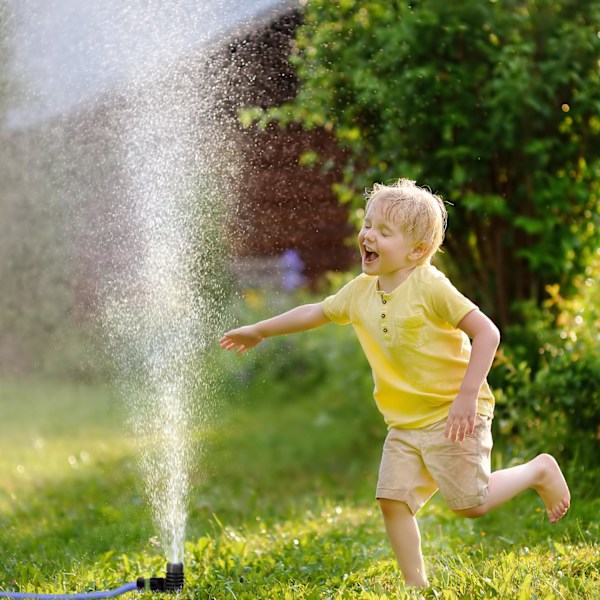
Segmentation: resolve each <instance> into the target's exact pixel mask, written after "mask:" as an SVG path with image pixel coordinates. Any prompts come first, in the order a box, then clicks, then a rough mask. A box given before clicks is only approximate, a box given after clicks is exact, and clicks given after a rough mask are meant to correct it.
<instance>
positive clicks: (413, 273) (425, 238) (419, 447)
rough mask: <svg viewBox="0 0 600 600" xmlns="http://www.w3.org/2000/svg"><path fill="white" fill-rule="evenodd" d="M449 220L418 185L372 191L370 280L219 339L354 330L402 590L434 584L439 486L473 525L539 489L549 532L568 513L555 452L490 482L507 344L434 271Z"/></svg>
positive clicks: (250, 340)
mask: <svg viewBox="0 0 600 600" xmlns="http://www.w3.org/2000/svg"><path fill="white" fill-rule="evenodd" d="M446 219H447V213H446V209H445V206H444V203H443V202H442V200H441V198H439V197H438V196H436V195H434V194H432V193H431V192H429V191H428V190H426V189H424V188H421V187H419V186H417V185H416V184H415V182H413V181H409V180H407V179H400V180H399V181H398V182H397V183H396V184H394V185H391V186H385V185H380V184H376V185H375V186H374V188H373V190H372V192H371V193H370V195H369V197H368V200H367V205H366V214H365V218H364V223H363V226H362V229H361V230H360V233H359V234H358V246H359V248H360V253H361V257H362V271H363V273H362V274H361V275H359V276H358V277H356V278H355V279H353V280H352V281H351V282H350V283H348V284H347V285H346V286H344V287H343V288H342V289H341V290H340V291H338V292H337V294H335V295H333V296H330V297H328V298H326V299H325V300H324V301H323V302H319V303H316V304H307V305H303V306H299V307H297V308H295V309H293V310H291V311H289V312H286V313H284V314H281V315H279V316H276V317H273V318H271V319H267V320H265V321H261V322H259V323H256V324H254V325H250V326H246V327H241V328H239V329H234V330H232V331H229V332H228V333H226V334H225V335H224V336H223V337H222V338H221V340H220V344H221V348H224V349H226V350H237V352H238V353H242V352H244V351H246V350H248V349H249V348H252V347H253V346H255V345H256V344H258V343H259V342H261V341H262V340H263V339H265V338H267V337H271V336H275V335H282V334H287V333H295V332H298V331H305V330H308V329H313V328H315V327H319V326H321V325H325V324H326V323H329V322H331V321H333V322H335V323H340V324H345V323H351V324H352V326H353V327H354V330H355V332H356V335H357V337H358V339H359V341H360V344H361V346H362V348H363V351H364V353H365V355H366V357H367V359H368V361H369V364H370V365H371V368H372V371H373V378H374V383H375V391H374V397H375V402H376V403H377V407H378V408H379V410H380V411H381V413H382V414H383V416H384V419H385V421H386V423H387V425H388V429H389V432H388V436H387V438H386V441H385V444H384V447H383V455H382V459H381V466H380V470H379V481H378V483H377V499H378V500H379V504H380V507H381V511H382V514H383V519H384V524H385V528H386V531H387V534H388V537H389V540H390V543H391V546H392V549H393V551H394V554H395V556H396V559H397V561H398V565H399V567H400V570H401V571H402V573H403V575H404V578H405V581H406V584H407V585H410V586H416V587H425V586H427V576H426V572H425V566H424V563H423V556H422V553H421V538H420V533H419V528H418V525H417V521H416V515H417V513H418V512H419V510H420V509H421V508H422V507H423V505H424V504H425V503H426V502H427V501H428V500H429V498H430V497H431V496H432V495H433V494H434V493H435V492H436V490H437V489H439V490H440V492H441V493H442V495H443V496H444V499H445V500H446V503H447V505H448V507H449V508H450V509H452V510H453V511H454V512H455V513H456V514H458V515H460V516H463V517H470V518H475V517H479V516H482V515H484V514H485V513H487V512H488V511H489V510H491V509H492V508H495V507H496V506H499V505H500V504H503V503H504V502H506V501H507V500H509V499H510V498H512V497H514V496H516V495H517V494H519V493H520V492H522V491H524V490H525V489H527V488H533V489H535V490H536V491H537V492H538V494H539V495H540V497H541V498H542V500H543V501H544V504H545V506H546V512H547V514H548V518H549V520H550V522H551V523H556V521H558V520H559V519H560V518H561V517H562V516H564V514H565V513H566V512H567V509H568V508H569V504H570V494H569V488H568V487H567V483H566V481H565V479H564V477H563V474H562V472H561V470H560V468H559V466H558V464H557V463H556V461H555V460H554V458H552V457H551V456H550V455H547V454H541V455H539V456H537V457H536V458H534V459H533V460H532V461H530V462H528V463H526V464H524V465H520V466H517V467H513V468H510V469H504V470H501V471H496V472H495V473H492V474H490V451H491V447H492V438H491V419H492V417H493V409H494V398H493V396H492V393H491V391H490V388H489V387H488V384H487V382H486V377H487V374H488V371H489V369H490V367H491V364H492V361H493V358H494V354H495V352H496V349H497V347H498V344H499V342H500V335H499V332H498V329H497V328H496V326H495V325H494V324H493V323H492V322H491V321H490V319H489V318H488V317H486V316H485V315H484V314H483V313H482V312H481V311H480V310H479V309H478V308H477V306H475V305H474V304H473V303H472V302H471V301H470V300H468V299H467V298H465V297H464V296H463V295H462V294H460V293H459V292H458V291H457V290H456V288H454V286H453V285H452V284H451V283H450V281H449V280H448V279H447V278H446V277H445V276H444V275H443V274H442V273H441V272H440V271H438V270H437V269H436V268H435V267H433V266H432V265H431V264H430V259H431V257H432V256H433V254H434V253H435V252H437V251H438V249H439V247H440V246H441V244H442V241H443V237H444V231H445V227H446ZM467 336H468V337H469V338H471V340H472V345H471V344H470V343H469V340H468V338H467Z"/></svg>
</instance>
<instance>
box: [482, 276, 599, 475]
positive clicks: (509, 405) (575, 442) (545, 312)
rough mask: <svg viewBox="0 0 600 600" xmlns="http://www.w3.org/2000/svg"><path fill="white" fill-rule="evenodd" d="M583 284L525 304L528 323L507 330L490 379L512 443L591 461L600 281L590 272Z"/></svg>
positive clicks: (596, 416)
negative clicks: (572, 293) (574, 291)
mask: <svg viewBox="0 0 600 600" xmlns="http://www.w3.org/2000/svg"><path fill="white" fill-rule="evenodd" d="M590 275H591V273H590ZM576 286H577V287H578V289H579V293H578V294H577V295H575V296H574V297H573V298H571V299H567V298H564V297H562V296H561V295H560V293H559V288H558V286H551V287H549V288H548V293H549V298H548V300H547V301H546V302H544V303H543V305H542V307H541V308H537V307H535V306H533V305H532V304H528V305H525V306H522V311H523V314H524V316H525V319H524V323H525V325H521V326H514V327H512V328H511V329H509V330H508V331H507V334H506V336H505V337H506V341H505V342H503V345H502V350H501V352H500V353H499V355H498V360H497V362H496V365H495V367H494V368H493V370H492V373H491V376H490V380H491V383H492V386H493V387H494V388H495V391H496V397H497V408H496V417H497V419H496V423H497V427H498V428H499V430H500V432H501V433H502V434H504V435H505V436H507V438H508V439H509V440H510V441H511V443H512V444H514V445H515V446H517V447H519V448H520V449H521V450H522V452H525V453H531V452H539V451H550V452H552V453H554V454H557V455H559V456H560V457H562V458H563V459H565V460H574V459H576V461H577V462H578V463H580V464H582V465H589V466H592V465H595V464H596V461H597V456H598V450H599V448H598V440H599V439H600V430H599V426H600V285H598V280H597V278H595V277H592V276H590V277H587V278H585V279H579V280H577V281H576Z"/></svg>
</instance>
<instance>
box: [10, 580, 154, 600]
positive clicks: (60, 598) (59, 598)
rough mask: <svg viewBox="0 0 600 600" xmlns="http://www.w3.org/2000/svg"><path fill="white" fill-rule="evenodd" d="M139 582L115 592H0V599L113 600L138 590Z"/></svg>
mask: <svg viewBox="0 0 600 600" xmlns="http://www.w3.org/2000/svg"><path fill="white" fill-rule="evenodd" d="M139 581H140V580H139V579H138V581H134V582H132V583H126V584H125V585H122V586H121V587H120V588H117V589H115V590H107V591H105V592H88V593H85V594H29V593H23V592H1V591H0V598H40V599H43V600H78V599H79V598H81V599H86V600H91V599H93V598H115V597H116V596H120V595H121V594H126V593H127V592H132V591H133V590H137V589H140V587H139ZM144 587H145V586H144ZM141 589H144V588H141Z"/></svg>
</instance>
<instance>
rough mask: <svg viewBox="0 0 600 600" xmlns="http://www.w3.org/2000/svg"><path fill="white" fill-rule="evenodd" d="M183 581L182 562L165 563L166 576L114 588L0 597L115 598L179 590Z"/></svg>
mask: <svg viewBox="0 0 600 600" xmlns="http://www.w3.org/2000/svg"><path fill="white" fill-rule="evenodd" d="M183 583H184V573H183V563H167V576H166V577H148V578H145V577H138V578H137V580H136V581H134V582H132V583H126V584H125V585H122V586H121V587H119V588H117V589H115V590H107V591H105V592H86V593H83V594H32V593H26V592H2V591H0V598H38V599H39V600H80V599H81V600H94V599H101V598H116V597H117V596H120V595H121V594H126V593H127V592H133V591H134V590H140V591H149V592H171V593H178V592H181V590H182V588H183Z"/></svg>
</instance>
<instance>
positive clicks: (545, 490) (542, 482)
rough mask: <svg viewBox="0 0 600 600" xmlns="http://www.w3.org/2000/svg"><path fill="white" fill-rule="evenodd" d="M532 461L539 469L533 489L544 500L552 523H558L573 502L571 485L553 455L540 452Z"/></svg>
mask: <svg viewBox="0 0 600 600" xmlns="http://www.w3.org/2000/svg"><path fill="white" fill-rule="evenodd" d="M531 462H532V463H534V464H535V466H536V467H537V469H539V474H538V477H537V482H536V484H535V485H533V489H535V491H536V492H537V493H538V494H539V495H540V497H541V499H542V500H543V501H544V504H545V505H546V512H547V513H548V519H549V520H550V523H556V522H557V521H558V520H559V519H561V518H562V517H564V516H565V514H566V512H567V510H568V509H569V506H570V504H571V494H570V493H569V486H568V485H567V482H566V481H565V478H564V476H563V474H562V471H561V470H560V467H559V466H558V463H557V462H556V460H554V457H553V456H550V455H549V454H540V455H539V456H536V457H535V458H534V459H533V460H532V461H531Z"/></svg>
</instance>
